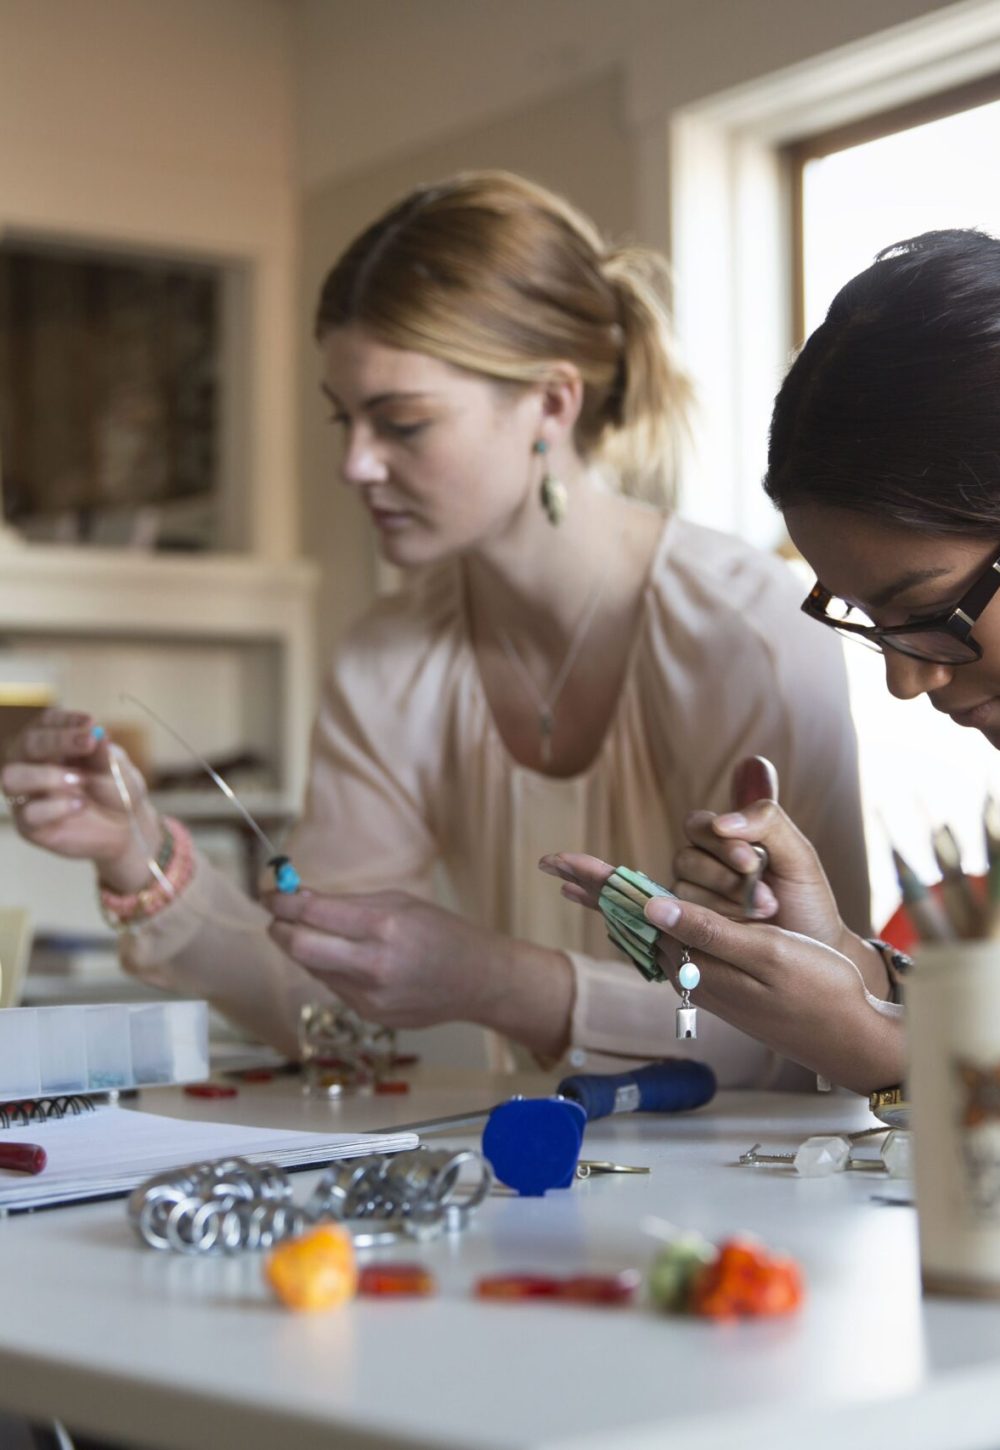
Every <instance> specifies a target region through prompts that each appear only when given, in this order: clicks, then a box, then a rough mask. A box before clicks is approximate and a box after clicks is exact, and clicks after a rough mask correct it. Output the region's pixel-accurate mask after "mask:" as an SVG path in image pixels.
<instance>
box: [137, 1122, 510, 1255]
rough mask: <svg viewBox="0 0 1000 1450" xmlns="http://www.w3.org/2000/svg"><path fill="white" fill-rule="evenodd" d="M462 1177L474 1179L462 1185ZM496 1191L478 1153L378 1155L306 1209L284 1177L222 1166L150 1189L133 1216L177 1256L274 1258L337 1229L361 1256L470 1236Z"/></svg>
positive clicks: (341, 1167) (193, 1169)
mask: <svg viewBox="0 0 1000 1450" xmlns="http://www.w3.org/2000/svg"><path fill="white" fill-rule="evenodd" d="M465 1169H470V1170H471V1175H470V1176H469V1177H467V1179H466V1181H465V1182H460V1180H461V1179H462V1177H463V1170H465ZM491 1183H492V1172H491V1170H490V1167H489V1164H488V1163H486V1161H485V1160H484V1159H483V1158H482V1157H481V1155H480V1154H479V1153H476V1152H475V1151H473V1150H472V1149H468V1148H465V1149H457V1150H447V1149H446V1150H437V1151H430V1150H428V1149H424V1148H420V1149H417V1150H415V1151H414V1152H410V1153H396V1154H386V1153H372V1154H368V1155H366V1156H365V1157H362V1158H353V1159H348V1160H345V1161H344V1162H342V1163H336V1164H334V1165H333V1167H332V1168H330V1169H329V1170H328V1171H327V1172H326V1173H325V1174H324V1175H323V1177H322V1179H321V1180H320V1181H319V1183H318V1184H317V1185H316V1188H315V1189H314V1190H313V1193H312V1194H311V1195H310V1197H309V1199H308V1200H307V1202H306V1203H305V1204H302V1205H300V1204H297V1203H295V1202H294V1200H293V1198H292V1185H291V1182H290V1180H289V1177H288V1174H287V1173H285V1171H284V1169H282V1168H278V1167H276V1166H275V1165H274V1164H272V1163H250V1162H249V1161H248V1160H247V1159H245V1158H223V1159H219V1160H217V1161H215V1162H208V1163H194V1164H191V1165H190V1166H189V1167H187V1168H181V1169H171V1170H170V1171H169V1172H166V1173H159V1174H157V1175H156V1176H155V1177H153V1178H150V1179H148V1180H147V1181H146V1182H145V1183H143V1184H142V1185H140V1187H139V1188H137V1189H136V1190H135V1191H134V1192H133V1194H132V1196H131V1198H130V1199H129V1204H128V1213H129V1219H130V1221H131V1223H132V1226H133V1228H134V1229H135V1231H136V1233H137V1234H138V1235H139V1237H140V1238H141V1239H142V1240H143V1241H144V1242H145V1243H147V1244H148V1245H149V1246H150V1247H151V1248H154V1249H160V1250H168V1251H173V1252H174V1253H179V1254H235V1253H239V1252H241V1251H242V1250H244V1249H269V1248H271V1247H272V1246H273V1245H274V1244H277V1243H280V1242H281V1240H283V1239H288V1238H294V1237H295V1236H296V1235H297V1234H300V1233H302V1232H303V1231H304V1230H305V1229H307V1228H309V1227H310V1226H311V1225H313V1224H315V1223H320V1222H323V1221H328V1220H330V1219H334V1220H336V1221H338V1222H340V1223H343V1224H344V1225H345V1226H346V1227H348V1228H350V1229H351V1231H352V1233H353V1234H354V1239H355V1245H356V1246H357V1247H358V1248H374V1247H379V1246H380V1245H382V1244H387V1243H392V1242H394V1241H395V1240H396V1239H397V1238H399V1237H401V1236H404V1235H407V1236H411V1237H418V1238H423V1237H427V1236H432V1235H434V1234H437V1233H440V1232H441V1231H442V1230H444V1229H448V1230H451V1231H457V1230H459V1229H462V1228H464V1227H465V1226H466V1223H467V1222H468V1218H469V1215H470V1214H471V1213H472V1211H473V1210H474V1209H475V1208H477V1207H478V1205H479V1204H480V1203H482V1201H483V1199H484V1198H485V1197H486V1195H487V1193H488V1192H489V1190H490V1185H491ZM373 1220H375V1221H377V1223H373V1222H372V1221H373ZM369 1225H371V1228H370V1229H369ZM366 1229H368V1230H369V1231H367V1232H366Z"/></svg>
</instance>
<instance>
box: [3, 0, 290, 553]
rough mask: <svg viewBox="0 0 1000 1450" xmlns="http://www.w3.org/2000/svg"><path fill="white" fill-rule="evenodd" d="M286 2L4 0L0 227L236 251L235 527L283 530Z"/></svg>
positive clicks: (257, 543)
mask: <svg viewBox="0 0 1000 1450" xmlns="http://www.w3.org/2000/svg"><path fill="white" fill-rule="evenodd" d="M292 94H293V86H292V75H291V42H290V30H289V9H288V6H287V5H286V4H285V3H283V0H169V3H164V0H0V228H3V229H10V230H22V231H42V232H46V233H51V232H55V233H58V234H62V235H64V236H68V237H73V238H79V239H81V240H97V241H103V240H111V239H114V240H123V241H127V242H130V243H134V244H137V245H149V246H152V247H156V248H160V249H169V250H178V251H182V252H191V253H196V254H199V255H206V256H210V257H213V258H219V259H224V260H230V261H233V262H236V263H240V264H244V265H245V268H246V282H247V286H248V287H249V297H250V308H251V311H252V314H253V320H254V327H255V333H254V345H253V346H252V348H250V349H249V352H248V357H247V368H248V391H249V397H248V399H247V402H248V408H247V417H246V418H245V420H244V427H245V430H246V434H247V439H248V444H249V446H248V447H247V448H246V450H245V460H246V475H247V476H246V479H245V484H246V498H247V504H248V506H249V510H250V514H251V518H250V526H249V529H248V530H247V533H248V536H249V539H250V542H251V544H252V545H253V547H254V548H255V551H256V552H258V553H259V554H261V555H262V556H264V557H269V558H272V559H281V558H285V557H288V556H289V555H290V554H292V553H293V552H294V550H295V547H296V543H297V532H298V528H297V510H296V504H297V489H296V487H295V470H296V462H295V460H296V438H295V426H294V413H293V400H294V392H295V378H294V369H295V359H296V343H295V316H294V313H295V272H294V268H295V257H296V214H295V203H296V197H295V189H294V170H295V163H294V156H293V136H294V123H293V108H292Z"/></svg>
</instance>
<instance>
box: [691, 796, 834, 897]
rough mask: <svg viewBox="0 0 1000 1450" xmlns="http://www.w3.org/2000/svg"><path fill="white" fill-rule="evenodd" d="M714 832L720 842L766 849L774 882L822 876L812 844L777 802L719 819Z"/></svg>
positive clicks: (749, 807) (764, 803)
mask: <svg viewBox="0 0 1000 1450" xmlns="http://www.w3.org/2000/svg"><path fill="white" fill-rule="evenodd" d="M712 831H713V833H714V835H715V836H716V837H717V838H719V839H721V840H727V839H728V838H731V837H738V838H739V839H740V840H741V841H743V842H748V841H749V842H753V843H755V844H756V845H760V846H763V847H764V849H765V850H766V851H767V856H768V867H767V869H768V873H769V875H770V876H771V877H772V878H774V877H777V878H781V879H782V880H798V881H805V880H810V881H811V880H814V879H815V878H816V877H817V876H822V874H823V872H822V867H821V866H820V864H819V857H818V856H817V855H816V852H815V849H814V848H813V846H812V844H811V842H810V841H808V840H807V839H806V837H805V836H804V835H803V834H802V832H801V831H800V830H799V828H798V827H797V826H796V825H795V824H794V823H793V822H792V820H791V819H790V817H789V816H787V815H786V814H785V812H784V811H783V810H782V809H781V807H780V806H779V805H778V804H777V802H776V801H766V800H760V801H756V802H755V803H754V804H753V805H752V806H747V807H746V808H745V809H744V810H742V811H730V812H727V813H726V814H724V815H721V816H716V817H715V819H714V821H713V822H712Z"/></svg>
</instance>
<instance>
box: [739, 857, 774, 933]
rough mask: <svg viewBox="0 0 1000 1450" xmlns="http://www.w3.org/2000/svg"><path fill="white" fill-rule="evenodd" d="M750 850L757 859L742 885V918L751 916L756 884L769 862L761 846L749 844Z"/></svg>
mask: <svg viewBox="0 0 1000 1450" xmlns="http://www.w3.org/2000/svg"><path fill="white" fill-rule="evenodd" d="M750 849H751V851H753V852H754V854H755V855H756V857H757V865H756V866H755V867H754V869H753V870H752V871H751V872H750V874H749V876H747V878H746V880H745V881H744V883H743V915H744V916H752V915H753V898H754V892H755V891H756V890H757V886H758V884H759V882H760V879H761V877H762V876H763V875H764V872H765V871H766V870H767V866H768V860H769V857H768V854H767V851H766V849H765V848H764V847H763V846H755V845H752V844H751V846H750Z"/></svg>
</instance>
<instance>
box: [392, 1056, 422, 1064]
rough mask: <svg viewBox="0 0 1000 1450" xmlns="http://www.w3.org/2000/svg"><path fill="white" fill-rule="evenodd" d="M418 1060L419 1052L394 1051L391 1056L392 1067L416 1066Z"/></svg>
mask: <svg viewBox="0 0 1000 1450" xmlns="http://www.w3.org/2000/svg"><path fill="white" fill-rule="evenodd" d="M419 1061H420V1054H419V1053H417V1052H396V1053H394V1054H393V1057H392V1065H393V1067H416V1065H417V1063H418V1062H419Z"/></svg>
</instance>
